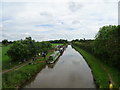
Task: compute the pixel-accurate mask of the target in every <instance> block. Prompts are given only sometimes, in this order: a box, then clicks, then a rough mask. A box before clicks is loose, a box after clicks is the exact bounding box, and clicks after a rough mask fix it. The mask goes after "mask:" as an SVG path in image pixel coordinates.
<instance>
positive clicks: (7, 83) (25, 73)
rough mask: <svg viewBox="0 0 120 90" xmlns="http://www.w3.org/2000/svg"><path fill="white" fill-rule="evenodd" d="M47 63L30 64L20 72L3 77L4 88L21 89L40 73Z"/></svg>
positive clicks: (16, 71)
mask: <svg viewBox="0 0 120 90" xmlns="http://www.w3.org/2000/svg"><path fill="white" fill-rule="evenodd" d="M44 65H45V62H42V63H35V64H30V65H29V64H28V65H26V66H24V67H22V68H20V69H19V70H15V71H12V72H8V73H5V74H3V75H2V82H3V83H2V88H3V89H4V88H17V87H20V86H21V85H22V84H23V83H25V82H26V81H28V80H30V78H32V77H33V76H34V75H36V73H37V72H39V71H40V70H41V69H42V68H43V66H44Z"/></svg>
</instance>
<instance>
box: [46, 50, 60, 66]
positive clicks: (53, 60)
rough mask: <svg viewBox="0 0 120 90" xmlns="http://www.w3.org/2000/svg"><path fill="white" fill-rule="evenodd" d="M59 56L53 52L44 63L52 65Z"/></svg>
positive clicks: (56, 52)
mask: <svg viewBox="0 0 120 90" xmlns="http://www.w3.org/2000/svg"><path fill="white" fill-rule="evenodd" d="M60 55H61V54H60V52H59V51H55V52H54V53H53V54H51V55H50V56H49V58H48V60H47V61H46V63H48V64H52V63H54V62H55V61H56V60H57V59H58V57H59V56H60Z"/></svg>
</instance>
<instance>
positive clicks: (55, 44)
mask: <svg viewBox="0 0 120 90" xmlns="http://www.w3.org/2000/svg"><path fill="white" fill-rule="evenodd" d="M57 45H63V44H61V43H54V44H53V43H52V46H57Z"/></svg>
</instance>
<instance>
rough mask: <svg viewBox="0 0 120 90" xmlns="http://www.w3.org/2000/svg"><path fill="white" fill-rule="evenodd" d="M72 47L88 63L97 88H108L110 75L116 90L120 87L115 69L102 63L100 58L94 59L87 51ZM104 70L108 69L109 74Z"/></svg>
mask: <svg viewBox="0 0 120 90" xmlns="http://www.w3.org/2000/svg"><path fill="white" fill-rule="evenodd" d="M72 47H73V48H74V49H75V50H76V51H78V52H79V53H80V54H81V55H82V56H83V58H84V59H85V60H86V62H87V63H88V65H89V67H90V68H91V70H92V73H93V77H94V81H95V84H96V87H97V88H108V81H109V79H110V78H109V75H108V73H109V74H110V76H111V78H112V80H113V81H114V88H118V87H119V82H120V81H119V77H118V75H119V72H118V71H117V70H116V69H113V68H112V67H109V66H107V65H106V64H104V63H102V62H101V61H100V60H99V59H98V58H96V57H94V56H93V55H92V54H90V53H88V52H86V51H85V50H83V49H81V48H78V47H77V46H75V45H72ZM104 68H106V69H107V71H108V72H106V71H105V69H104Z"/></svg>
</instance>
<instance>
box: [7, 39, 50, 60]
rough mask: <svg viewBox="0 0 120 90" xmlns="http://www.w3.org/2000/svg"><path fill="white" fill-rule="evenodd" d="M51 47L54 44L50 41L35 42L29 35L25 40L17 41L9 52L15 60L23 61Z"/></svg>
mask: <svg viewBox="0 0 120 90" xmlns="http://www.w3.org/2000/svg"><path fill="white" fill-rule="evenodd" d="M51 47H52V45H51V44H50V43H49V42H35V41H34V40H32V39H31V37H27V38H26V39H25V40H20V41H16V42H15V43H14V44H13V45H12V46H11V48H10V49H9V50H8V52H7V54H8V56H9V57H11V59H12V60H13V61H21V62H23V61H24V60H28V59H30V58H32V57H35V56H36V55H38V54H39V53H41V54H42V52H45V53H47V52H48V50H49V49H50V48H51Z"/></svg>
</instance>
